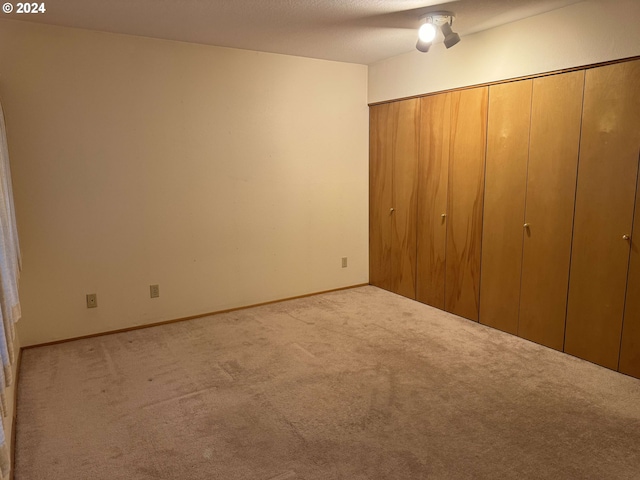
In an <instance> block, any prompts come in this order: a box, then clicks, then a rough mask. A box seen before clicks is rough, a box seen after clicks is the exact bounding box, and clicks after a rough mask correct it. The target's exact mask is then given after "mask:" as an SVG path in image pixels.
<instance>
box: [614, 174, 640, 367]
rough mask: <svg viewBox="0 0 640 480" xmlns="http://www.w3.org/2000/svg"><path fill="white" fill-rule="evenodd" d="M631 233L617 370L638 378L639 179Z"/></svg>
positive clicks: (639, 354) (639, 309)
mask: <svg viewBox="0 0 640 480" xmlns="http://www.w3.org/2000/svg"><path fill="white" fill-rule="evenodd" d="M632 235H633V236H632V237H631V239H630V241H631V261H630V262H629V279H628V282H627V304H626V308H625V311H624V326H623V329H622V345H621V349H620V367H619V368H618V370H620V371H621V372H622V373H626V374H627V375H633V376H634V377H637V378H640V179H639V182H638V186H637V191H636V215H635V220H634V222H633V233H632Z"/></svg>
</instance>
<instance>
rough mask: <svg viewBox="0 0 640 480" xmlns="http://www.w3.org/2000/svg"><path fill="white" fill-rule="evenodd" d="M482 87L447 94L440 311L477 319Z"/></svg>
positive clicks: (484, 106)
mask: <svg viewBox="0 0 640 480" xmlns="http://www.w3.org/2000/svg"><path fill="white" fill-rule="evenodd" d="M487 97H488V88H487V87H481V88H473V89H468V90H462V91H457V92H453V93H451V139H450V142H451V147H450V158H449V188H448V197H449V201H448V207H449V210H448V217H447V250H446V258H447V261H446V277H445V292H446V296H445V310H447V311H448V312H451V313H455V314H456V315H460V316H462V317H466V318H468V319H470V320H475V321H477V320H478V305H479V301H480V255H481V247H482V203H483V192H484V160H485V150H486V138H487V137H486V135H487V100H488V98H487Z"/></svg>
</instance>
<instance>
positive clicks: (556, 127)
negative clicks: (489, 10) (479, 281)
mask: <svg viewBox="0 0 640 480" xmlns="http://www.w3.org/2000/svg"><path fill="white" fill-rule="evenodd" d="M583 87H584V71H579V72H571V73H565V74H562V75H554V76H551V77H544V78H539V79H535V80H534V81H533V98H532V109H531V130H530V140H529V168H528V173H527V200H526V212H525V222H526V223H527V224H529V225H530V226H529V228H527V229H526V230H525V237H524V251H523V257H522V282H521V290H520V316H519V321H518V335H519V336H521V337H523V338H526V339H528V340H532V341H534V342H537V343H540V344H542V345H546V346H548V347H551V348H555V349H556V350H562V348H563V346H564V327H565V318H566V314H567V293H568V287H569V266H570V260H571V238H572V233H573V211H574V206H575V194H576V175H577V172H578V148H579V145H580V120H581V118H582V93H583Z"/></svg>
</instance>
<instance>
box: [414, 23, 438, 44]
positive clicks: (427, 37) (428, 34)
mask: <svg viewBox="0 0 640 480" xmlns="http://www.w3.org/2000/svg"><path fill="white" fill-rule="evenodd" d="M436 33H438V31H437V30H436V27H435V25H434V24H433V23H423V24H422V25H420V29H419V30H418V38H419V39H420V41H421V42H423V43H431V42H433V39H434V38H436Z"/></svg>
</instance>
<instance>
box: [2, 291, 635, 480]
mask: <svg viewBox="0 0 640 480" xmlns="http://www.w3.org/2000/svg"><path fill="white" fill-rule="evenodd" d="M18 394H19V396H18V417H17V418H18V423H17V440H16V476H15V480H45V479H46V480H120V479H122V480H124V479H127V480H152V479H154V480H155V479H163V480H173V479H176V480H178V479H179V480H200V479H202V480H204V479H207V480H211V479H224V480H240V479H255V480H303V479H304V480H331V479H349V480H374V479H403V480H411V479H527V478H530V479H598V480H601V479H638V478H640V380H636V379H633V378H630V377H627V376H624V375H622V374H619V373H616V372H613V371H610V370H607V369H604V368H601V367H598V366H596V365H593V364H590V363H588V362H585V361H582V360H579V359H577V358H574V357H571V356H568V355H565V354H562V353H559V352H556V351H553V350H550V349H547V348H544V347H541V346H539V345H536V344H533V343H530V342H528V341H525V340H522V339H519V338H517V337H514V336H511V335H507V334H504V333H501V332H499V331H497V330H493V329H490V328H488V327H484V326H482V325H479V324H477V323H474V322H470V321H467V320H464V319H461V318H459V317H456V316H454V315H450V314H448V313H445V312H442V311H440V310H436V309H433V308H430V307H428V306H426V305H422V304H420V303H418V302H415V301H412V300H408V299H405V298H402V297H400V296H397V295H394V294H392V293H389V292H386V291H384V290H380V289H378V288H375V287H370V286H368V287H361V288H355V289H351V290H344V291H339V292H333V293H328V294H322V295H318V296H313V297H308V298H303V299H298V300H290V301H286V302H281V303H277V304H271V305H266V306H261V307H255V308H251V309H246V310H240V311H236V312H231V313H226V314H219V315H214V316H209V317H205V318H201V319H197V320H190V321H186V322H181V323H174V324H169V325H164V326H160V327H153V328H148V329H144V330H136V331H131V332H127V333H118V334H113V335H108V336H103V337H97V338H92V339H85V340H77V341H73V342H68V343H63V344H59V345H53V346H47V347H39V348H33V349H28V350H25V351H24V352H23V358H22V366H21V372H20V383H19V391H18Z"/></svg>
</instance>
